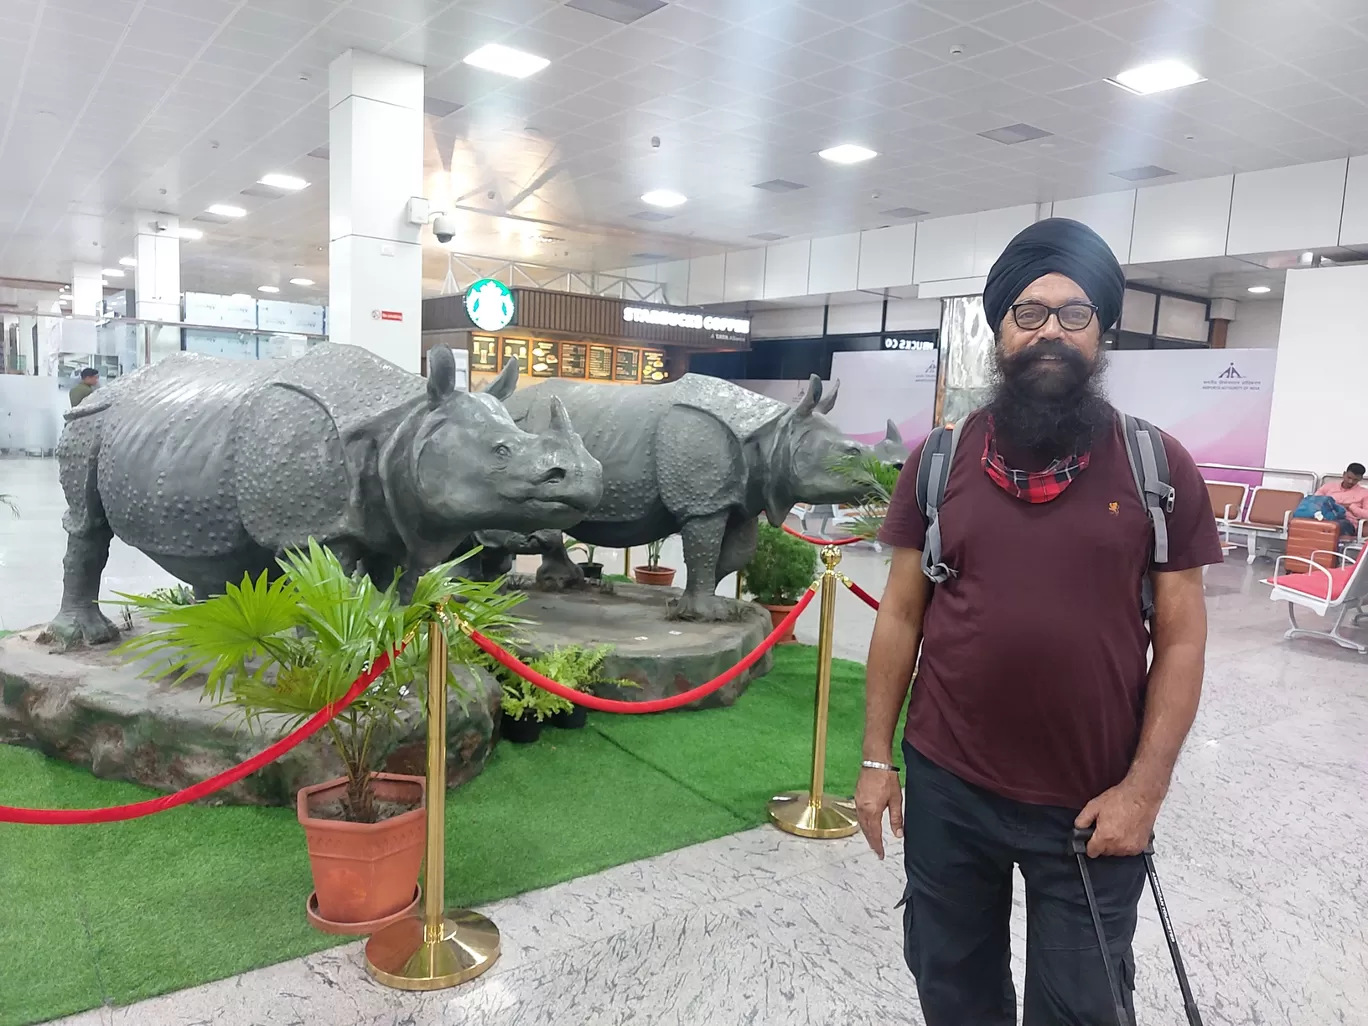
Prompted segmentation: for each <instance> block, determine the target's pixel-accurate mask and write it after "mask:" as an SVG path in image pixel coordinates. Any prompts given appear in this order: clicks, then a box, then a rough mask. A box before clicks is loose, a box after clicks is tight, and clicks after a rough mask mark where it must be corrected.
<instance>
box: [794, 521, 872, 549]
mask: <svg viewBox="0 0 1368 1026" xmlns="http://www.w3.org/2000/svg"><path fill="white" fill-rule="evenodd" d="M784 530H785V531H787V532H788V533H789V534H791V535H793V536H794V537H795V538H802V539H803V541H805V542H809V543H810V544H812V545H854V544H855V543H856V542H857V541H860V540H861V539H859V538H856V537H850V538H814V537H812V535H810V534H803V533H802V532H801V531H795V530H794V529H793V528H791V527H789V525H788V524H785V525H784Z"/></svg>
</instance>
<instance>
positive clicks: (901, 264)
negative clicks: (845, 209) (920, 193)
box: [856, 224, 917, 289]
mask: <svg viewBox="0 0 1368 1026" xmlns="http://www.w3.org/2000/svg"><path fill="white" fill-rule="evenodd" d="M916 248H917V226H916V224H895V225H890V226H889V227H887V228H871V229H870V230H869V231H867V232H861V233H860V276H859V280H858V281H857V282H856V287H857V288H862V289H887V288H896V287H897V286H900V285H911V284H912V260H913V257H914V256H915V255H916Z"/></svg>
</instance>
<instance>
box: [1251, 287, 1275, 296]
mask: <svg viewBox="0 0 1368 1026" xmlns="http://www.w3.org/2000/svg"><path fill="white" fill-rule="evenodd" d="M1249 291H1250V292H1252V293H1254V295H1256V296H1262V295H1263V294H1264V293H1266V292H1272V291H1273V290H1272V289H1271V288H1269V287H1268V286H1267V285H1251V286H1249Z"/></svg>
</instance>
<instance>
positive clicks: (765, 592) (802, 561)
mask: <svg viewBox="0 0 1368 1026" xmlns="http://www.w3.org/2000/svg"><path fill="white" fill-rule="evenodd" d="M742 573H743V579H744V581H745V585H746V590H747V591H749V592H750V593H751V594H752V595H754V596H755V601H756V602H758V603H760V605H762V606H764V607H765V608H766V609H768V610H769V612H770V621H771V623H773V625H774V626H775V627H776V628H777V627H778V626H779V624H780V623H782V622H783V620H784V618H785V617H786V616H788V615H789V613H791V612H793V608H794V606H796V605H797V604H798V599H799V598H800V597H801V596H802V594H803V592H804V591H806V590H807V588H808V587H809V586H810V585H811V584H812V581H813V579H814V578H815V577H816V576H817V549H816V548H815V547H814V546H813V545H811V544H809V543H808V542H805V541H803V539H801V538H795V537H793V535H791V534H788V533H787V532H785V531H784V530H782V529H780V528H778V527H774V526H773V525H771V524H769V523H768V522H766V521H764V520H761V521H760V525H759V534H758V536H757V538H756V542H755V555H754V556H752V557H751V561H750V562H749V563H747V564H746V568H745V570H744V571H743V572H742ZM793 640H794V635H793V630H792V628H790V629H789V630H788V631H787V632H786V633H785V634H784V636H783V637H781V638H780V639H779V643H780V644H787V643H789V642H792V641H793Z"/></svg>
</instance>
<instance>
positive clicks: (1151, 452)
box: [1121, 414, 1175, 620]
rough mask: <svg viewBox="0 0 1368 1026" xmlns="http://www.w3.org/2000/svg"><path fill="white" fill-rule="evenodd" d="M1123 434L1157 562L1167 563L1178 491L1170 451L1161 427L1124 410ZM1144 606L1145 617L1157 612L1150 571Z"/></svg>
mask: <svg viewBox="0 0 1368 1026" xmlns="http://www.w3.org/2000/svg"><path fill="white" fill-rule="evenodd" d="M1121 425H1122V434H1123V435H1124V436H1125V439H1126V456H1127V457H1128V458H1129V459H1130V468H1131V477H1133V478H1134V479H1135V490H1136V492H1137V493H1139V496H1140V504H1141V505H1142V506H1144V507H1145V512H1146V513H1148V514H1149V519H1150V528H1151V530H1152V531H1153V532H1154V562H1156V563H1167V562H1168V558H1169V537H1168V514H1169V513H1172V512H1173V500H1174V494H1175V493H1174V491H1173V485H1172V484H1171V483H1170V481H1169V462H1168V452H1167V451H1166V450H1165V449H1164V439H1163V437H1162V436H1161V435H1160V434H1159V429H1158V428H1156V427H1155V426H1154V425H1153V424H1150V423H1149V422H1147V421H1143V420H1141V419H1140V418H1138V417H1132V416H1129V415H1127V414H1121ZM1140 602H1141V608H1142V609H1143V610H1144V613H1145V619H1147V620H1148V619H1150V618H1151V617H1152V616H1153V615H1154V582H1153V581H1151V580H1150V576H1149V574H1148V573H1147V574H1145V579H1144V582H1143V584H1142V585H1141V597H1140Z"/></svg>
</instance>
